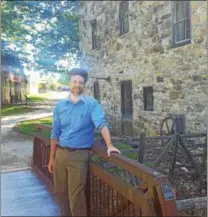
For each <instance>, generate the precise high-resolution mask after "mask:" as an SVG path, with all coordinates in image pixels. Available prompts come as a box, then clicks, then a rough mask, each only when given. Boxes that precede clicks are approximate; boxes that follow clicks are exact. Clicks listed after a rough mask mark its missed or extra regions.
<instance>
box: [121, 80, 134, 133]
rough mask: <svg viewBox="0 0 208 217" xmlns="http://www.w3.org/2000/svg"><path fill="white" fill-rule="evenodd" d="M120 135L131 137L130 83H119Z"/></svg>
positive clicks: (131, 106)
mask: <svg viewBox="0 0 208 217" xmlns="http://www.w3.org/2000/svg"><path fill="white" fill-rule="evenodd" d="M121 114H122V123H121V125H122V126H121V128H122V134H123V135H126V136H133V102H132V81H123V82H122V83H121Z"/></svg>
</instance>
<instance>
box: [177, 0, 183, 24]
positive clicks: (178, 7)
mask: <svg viewBox="0 0 208 217" xmlns="http://www.w3.org/2000/svg"><path fill="white" fill-rule="evenodd" d="M175 4H176V6H175V8H176V22H178V21H180V20H181V19H182V17H183V12H182V8H181V1H177V2H175Z"/></svg>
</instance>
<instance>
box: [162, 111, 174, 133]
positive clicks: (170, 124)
mask: <svg viewBox="0 0 208 217" xmlns="http://www.w3.org/2000/svg"><path fill="white" fill-rule="evenodd" d="M175 125H176V118H175V116H173V115H170V116H168V117H166V118H165V119H164V120H163V121H162V124H161V128H160V135H161V136H170V135H173V134H174V133H175Z"/></svg>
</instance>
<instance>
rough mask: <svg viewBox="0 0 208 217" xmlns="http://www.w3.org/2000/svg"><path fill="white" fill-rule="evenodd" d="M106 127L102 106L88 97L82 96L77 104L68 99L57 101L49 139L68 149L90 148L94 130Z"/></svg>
mask: <svg viewBox="0 0 208 217" xmlns="http://www.w3.org/2000/svg"><path fill="white" fill-rule="evenodd" d="M104 126H107V127H109V126H108V123H107V121H106V118H105V113H104V111H103V109H102V106H101V105H100V104H99V103H98V101H97V100H95V99H94V98H93V97H90V96H82V97H81V98H80V100H79V101H78V102H77V103H74V102H72V101H71V100H70V99H69V98H67V99H64V100H61V101H59V102H58V103H57V104H56V106H55V109H54V112H53V124H52V131H51V139H57V140H59V145H60V146H63V147H70V148H90V147H91V146H92V143H93V139H94V134H93V132H94V129H95V128H97V129H99V130H101V129H102V128H103V127H104Z"/></svg>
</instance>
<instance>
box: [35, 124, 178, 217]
mask: <svg viewBox="0 0 208 217" xmlns="http://www.w3.org/2000/svg"><path fill="white" fill-rule="evenodd" d="M37 129H38V130H37V133H36V135H35V138H34V147H33V163H32V168H33V170H34V171H35V172H36V174H37V175H38V176H39V177H40V178H41V179H42V180H43V181H44V182H45V184H46V185H47V186H48V188H49V190H51V191H53V177H52V175H51V174H50V173H49V172H48V169H47V164H48V160H49V152H50V145H49V144H50V139H49V136H44V135H43V130H45V131H48V132H49V131H50V127H48V126H44V125H38V128H37ZM105 149H106V146H105V144H104V142H103V141H102V140H101V141H100V140H99V141H95V143H94V144H93V148H92V152H93V157H92V160H91V162H90V166H89V174H88V184H87V188H86V196H87V207H88V216H179V212H178V210H177V206H176V200H175V195H174V193H173V191H172V188H171V186H170V183H169V182H168V180H167V178H166V176H165V175H163V174H161V173H159V172H157V171H155V170H153V169H151V168H148V167H146V166H144V165H143V164H140V163H138V162H137V161H134V160H130V159H129V158H127V157H125V156H122V155H119V154H115V153H113V154H112V155H111V157H110V158H109V157H108V156H107V154H106V150H105ZM96 158H97V159H98V158H99V160H95V159H96ZM105 162H112V163H114V164H116V165H117V166H118V169H117V170H114V171H111V170H110V169H109V170H108V169H106V168H105V167H104V166H103V165H104V164H105ZM129 180H131V181H132V180H134V182H131V181H129Z"/></svg>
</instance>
